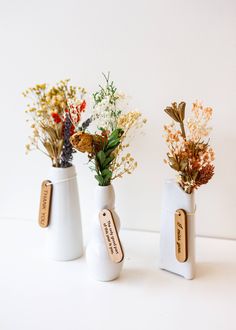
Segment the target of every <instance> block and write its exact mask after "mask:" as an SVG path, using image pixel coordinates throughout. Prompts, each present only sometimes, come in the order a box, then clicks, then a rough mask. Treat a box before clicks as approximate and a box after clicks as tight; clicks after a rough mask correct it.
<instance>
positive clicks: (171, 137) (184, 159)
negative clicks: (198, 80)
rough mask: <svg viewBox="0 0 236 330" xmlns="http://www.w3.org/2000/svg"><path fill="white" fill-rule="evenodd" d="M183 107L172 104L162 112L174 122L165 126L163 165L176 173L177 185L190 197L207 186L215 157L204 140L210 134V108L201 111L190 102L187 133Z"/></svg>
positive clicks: (183, 105) (180, 104) (183, 103)
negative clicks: (202, 186) (165, 148)
mask: <svg viewBox="0 0 236 330" xmlns="http://www.w3.org/2000/svg"><path fill="white" fill-rule="evenodd" d="M185 107H186V104H185V102H181V103H179V104H177V103H176V102H174V103H172V104H171V106H168V107H166V108H165V112H166V113H167V114H168V115H169V116H170V117H171V118H172V119H173V122H172V123H171V124H170V125H165V126H164V130H165V141H166V143H167V146H168V150H169V151H168V153H167V159H166V160H165V162H166V163H167V164H169V166H170V167H171V168H173V169H174V170H175V171H177V172H178V177H177V180H178V183H179V184H180V186H181V187H182V188H183V189H184V191H185V192H186V193H188V194H191V193H192V192H193V190H194V189H197V188H199V187H200V186H201V185H203V184H206V183H208V181H209V180H210V179H211V178H212V176H213V175H214V165H213V164H212V162H213V161H214V158H215V155H214V151H213V149H212V148H211V147H210V145H209V140H208V141H206V138H207V137H208V136H209V133H210V131H211V128H210V127H209V126H208V124H209V121H210V120H211V117H212V108H210V107H206V108H204V107H203V105H202V103H201V102H198V101H197V102H195V103H193V107H192V116H191V117H190V118H189V119H188V120H187V128H188V133H186V127H185ZM176 123H178V124H179V128H178V127H177V126H176Z"/></svg>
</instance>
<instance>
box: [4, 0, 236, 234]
mask: <svg viewBox="0 0 236 330" xmlns="http://www.w3.org/2000/svg"><path fill="white" fill-rule="evenodd" d="M235 17H236V2H235V1H233V0H220V1H219V0H200V1H196V0H195V1H194V0H188V1H183V0H182V1H174V0H172V1H170V0H169V1H168V0H167V1H164V0H145V1H138V0H119V1H112V0H100V1H96V0H94V1H79V0H77V1H72V0H67V1H60V0H57V1H45V0H42V1H40V2H39V1H3V0H1V1H0V24H1V26H0V27H1V28H0V40H1V42H0V56H1V61H0V91H1V128H0V141H1V154H0V161H1V162H0V183H1V189H0V217H1V218H19V219H31V220H32V221H36V218H37V212H38V202H39V200H38V199H39V189H40V182H41V180H42V179H45V178H46V173H47V170H48V167H49V166H50V163H49V162H48V159H46V158H45V157H44V156H43V155H41V154H37V153H34V154H31V155H29V156H26V155H25V153H24V145H25V143H26V142H27V136H28V134H29V131H28V129H27V125H26V123H25V114H24V107H25V100H24V99H23V97H21V92H22V91H23V90H24V89H25V88H27V87H30V86H32V85H34V84H35V83H41V82H50V83H54V82H56V81H58V80H60V79H63V78H68V77H69V78H71V79H72V83H74V84H80V85H82V86H84V87H86V88H87V89H88V91H89V92H93V91H95V90H96V88H97V86H98V84H99V83H101V72H107V71H109V70H110V71H111V73H112V77H113V79H114V80H115V81H116V84H117V85H118V86H119V87H120V89H121V90H123V91H125V92H126V93H127V94H129V95H131V96H132V104H133V105H134V106H135V107H137V108H139V110H140V111H142V112H143V113H144V115H145V116H146V118H147V119H148V124H147V125H146V128H145V136H140V137H139V138H137V140H136V144H134V146H133V149H132V152H133V154H134V155H135V157H136V158H137V160H138V163H139V167H138V169H137V170H136V172H135V173H134V174H133V175H132V176H129V177H125V178H123V179H122V180H120V181H118V180H117V181H116V182H115V189H116V193H117V210H118V212H119V214H120V216H121V220H122V224H123V227H127V228H137V229H147V230H159V220H160V205H161V193H162V186H163V182H164V180H165V178H168V177H171V176H173V175H174V174H175V173H174V172H172V171H171V170H169V169H168V168H167V167H166V166H165V165H164V164H163V158H164V155H165V151H166V148H165V144H164V142H163V139H162V127H163V124H164V123H165V122H168V118H167V116H166V115H165V114H164V113H163V108H164V107H165V106H166V105H169V104H170V103H171V102H172V101H174V100H176V101H182V100H185V101H186V102H187V108H188V110H190V107H191V103H192V101H194V100H196V99H201V100H203V101H204V104H205V105H211V106H212V107H213V108H214V110H215V112H214V120H213V126H214V131H213V133H212V136H211V143H212V145H213V146H214V147H215V150H216V156H217V158H216V162H215V165H216V175H215V178H214V179H213V180H212V181H211V182H210V183H209V184H208V185H207V186H205V187H201V189H200V190H199V191H198V192H197V205H198V210H197V232H198V234H201V235H210V236H218V237H228V238H236V219H235V214H236V203H235V200H236V199H235V186H236V177H235V171H236V151H235V142H236V141H235V140H236V130H235V125H236V105H235V96H236V94H235V90H236V65H235V59H236V33H235V31H236V19H235ZM85 162H86V158H84V157H83V156H81V155H78V156H77V157H76V159H75V163H76V166H77V169H78V176H79V177H78V180H79V189H80V195H81V207H82V214H83V223H84V226H87V224H88V223H89V221H90V217H91V212H92V198H91V197H92V196H93V188H94V185H95V184H96V183H95V180H94V179H93V177H92V174H91V173H90V171H89V169H88V168H87V166H86V165H84V164H85Z"/></svg>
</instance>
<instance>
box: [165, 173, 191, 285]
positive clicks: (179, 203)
mask: <svg viewBox="0 0 236 330" xmlns="http://www.w3.org/2000/svg"><path fill="white" fill-rule="evenodd" d="M178 209H183V210H185V212H186V213H187V250H188V257H187V260H186V261H185V262H179V261H178V260H177V259H176V254H175V249H176V246H175V245H176V242H175V212H176V210H178ZM194 212H195V198H194V193H192V194H187V193H186V192H185V191H184V190H183V189H182V188H181V187H180V186H179V184H178V183H176V181H175V180H168V181H166V183H165V187H164V194H163V201H162V212H161V234H160V268H162V269H165V270H168V271H170V272H173V273H176V274H179V275H181V276H183V277H185V278H186V279H189V280H190V279H193V278H194V273H195V216H194Z"/></svg>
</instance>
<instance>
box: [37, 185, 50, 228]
mask: <svg viewBox="0 0 236 330" xmlns="http://www.w3.org/2000/svg"><path fill="white" fill-rule="evenodd" d="M51 197H52V184H51V181H49V180H45V181H43V182H42V186H41V196H40V205H39V225H40V227H42V228H46V227H47V226H48V224H49V217H50V207H51Z"/></svg>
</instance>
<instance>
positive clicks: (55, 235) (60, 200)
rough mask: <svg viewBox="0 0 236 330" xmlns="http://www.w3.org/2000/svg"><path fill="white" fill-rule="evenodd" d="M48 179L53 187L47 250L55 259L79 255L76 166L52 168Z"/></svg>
mask: <svg viewBox="0 0 236 330" xmlns="http://www.w3.org/2000/svg"><path fill="white" fill-rule="evenodd" d="M48 179H49V180H50V181H51V182H52V184H53V190H52V201H51V212H50V221H49V226H48V227H47V231H48V233H47V234H48V237H47V247H46V248H47V252H46V253H47V254H48V255H49V257H50V258H52V259H54V260H58V261H66V260H73V259H76V258H79V257H80V256H81V255H82V254H83V240H82V228H81V215H80V206H79V194H78V187H77V178H76V170H75V167H74V166H71V167H67V168H56V167H52V168H51V169H50V171H49V174H48Z"/></svg>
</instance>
